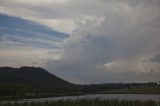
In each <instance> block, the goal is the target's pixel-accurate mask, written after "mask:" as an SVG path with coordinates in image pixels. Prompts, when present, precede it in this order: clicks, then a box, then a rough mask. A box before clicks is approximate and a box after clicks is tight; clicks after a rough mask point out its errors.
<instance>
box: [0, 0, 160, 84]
mask: <svg viewBox="0 0 160 106" xmlns="http://www.w3.org/2000/svg"><path fill="white" fill-rule="evenodd" d="M0 66H10V67H21V66H35V67H42V68H45V69H47V70H48V71H49V72H51V73H53V74H55V75H57V76H59V77H61V78H63V79H65V80H67V81H69V82H73V83H77V84H88V83H109V82H118V83H119V82H150V81H156V82H157V81H160V77H159V76H160V1H159V0H0Z"/></svg>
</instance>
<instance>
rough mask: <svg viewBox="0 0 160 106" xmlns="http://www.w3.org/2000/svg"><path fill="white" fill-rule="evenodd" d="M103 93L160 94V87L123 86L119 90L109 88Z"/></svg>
mask: <svg viewBox="0 0 160 106" xmlns="http://www.w3.org/2000/svg"><path fill="white" fill-rule="evenodd" d="M102 93H109V94H160V87H142V88H140V87H139V88H130V89H127V88H122V89H117V90H108V91H104V92H102Z"/></svg>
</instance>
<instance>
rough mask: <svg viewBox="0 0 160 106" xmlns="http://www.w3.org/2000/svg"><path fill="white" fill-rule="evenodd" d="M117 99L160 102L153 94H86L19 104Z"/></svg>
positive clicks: (159, 96) (159, 98)
mask: <svg viewBox="0 0 160 106" xmlns="http://www.w3.org/2000/svg"><path fill="white" fill-rule="evenodd" d="M95 98H99V99H119V100H141V101H147V100H153V101H160V95H153V94H88V95H81V96H64V97H50V98H38V99H22V100H20V101H21V102H24V101H28V102H31V101H32V102H39V101H41V102H43V101H53V100H61V99H63V100H68V99H70V100H76V99H95Z"/></svg>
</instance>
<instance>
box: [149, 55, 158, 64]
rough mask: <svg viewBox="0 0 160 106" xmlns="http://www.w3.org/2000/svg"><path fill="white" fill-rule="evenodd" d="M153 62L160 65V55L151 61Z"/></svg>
mask: <svg viewBox="0 0 160 106" xmlns="http://www.w3.org/2000/svg"><path fill="white" fill-rule="evenodd" d="M150 60H151V61H153V62H157V63H160V54H158V55H155V56H154V57H153V58H151V59H150Z"/></svg>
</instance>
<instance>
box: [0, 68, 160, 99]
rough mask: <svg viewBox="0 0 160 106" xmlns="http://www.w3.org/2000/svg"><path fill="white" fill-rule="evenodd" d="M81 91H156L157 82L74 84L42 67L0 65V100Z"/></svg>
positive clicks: (93, 92)
mask: <svg viewBox="0 0 160 106" xmlns="http://www.w3.org/2000/svg"><path fill="white" fill-rule="evenodd" d="M82 94H160V84H158V83H157V82H149V83H103V84H89V85H76V84H72V83H70V82H67V81H65V80H63V79H61V78H59V77H57V76H55V75H53V74H51V73H49V72H48V71H46V70H45V69H42V68H35V67H21V68H11V67H0V100H5V99H22V98H41V97H55V96H68V95H82Z"/></svg>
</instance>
